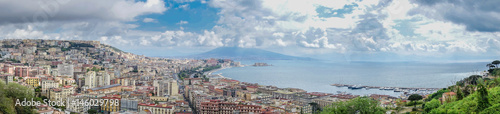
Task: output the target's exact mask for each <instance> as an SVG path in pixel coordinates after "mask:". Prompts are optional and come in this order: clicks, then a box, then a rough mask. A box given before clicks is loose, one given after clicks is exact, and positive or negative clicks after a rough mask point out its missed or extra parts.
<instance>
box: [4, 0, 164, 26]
mask: <svg viewBox="0 0 500 114" xmlns="http://www.w3.org/2000/svg"><path fill="white" fill-rule="evenodd" d="M164 4H165V3H164V2H163V1H161V0H147V1H146V2H142V1H130V0H50V1H38V2H36V1H31V0H13V1H10V0H9V1H2V2H0V14H2V15H0V18H1V19H2V20H0V24H6V23H30V22H49V21H82V20H103V21H133V20H135V17H137V16H140V15H146V14H153V13H159V14H161V13H162V12H164V11H166V10H167V9H168V8H167V7H165V5H164Z"/></svg>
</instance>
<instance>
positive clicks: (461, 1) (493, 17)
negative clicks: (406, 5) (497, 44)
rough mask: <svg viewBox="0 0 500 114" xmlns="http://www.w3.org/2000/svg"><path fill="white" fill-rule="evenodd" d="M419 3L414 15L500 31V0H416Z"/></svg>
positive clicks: (477, 29) (475, 28)
mask: <svg viewBox="0 0 500 114" xmlns="http://www.w3.org/2000/svg"><path fill="white" fill-rule="evenodd" d="M413 2H414V3H417V4H419V7H418V8H415V9H413V10H412V11H411V12H410V13H411V14H412V15H417V14H421V15H425V16H427V17H429V18H433V19H437V20H442V21H449V22H453V23H456V24H460V25H465V26H466V27H467V30H468V31H480V32H498V31H500V21H498V20H500V8H498V6H497V5H498V4H500V1H498V0H485V1H481V2H478V1H468V0H452V1H428V0H415V1H413Z"/></svg>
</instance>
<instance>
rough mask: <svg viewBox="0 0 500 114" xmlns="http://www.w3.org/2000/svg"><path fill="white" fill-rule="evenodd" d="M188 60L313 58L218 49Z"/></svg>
mask: <svg viewBox="0 0 500 114" xmlns="http://www.w3.org/2000/svg"><path fill="white" fill-rule="evenodd" d="M188 58H196V59H206V58H223V59H232V60H315V59H313V58H307V57H295V56H289V55H284V54H280V53H275V52H271V51H266V50H262V49H257V48H240V47H219V48H215V49H213V50H210V51H207V52H204V53H201V54H196V55H191V56H189V57H188Z"/></svg>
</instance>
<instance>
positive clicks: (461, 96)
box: [457, 86, 464, 100]
mask: <svg viewBox="0 0 500 114" xmlns="http://www.w3.org/2000/svg"><path fill="white" fill-rule="evenodd" d="M463 98H464V95H463V93H462V90H461V89H460V87H459V86H457V100H462V99H463Z"/></svg>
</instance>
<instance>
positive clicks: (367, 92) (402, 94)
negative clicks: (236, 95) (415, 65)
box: [205, 66, 436, 97]
mask: <svg viewBox="0 0 500 114" xmlns="http://www.w3.org/2000/svg"><path fill="white" fill-rule="evenodd" d="M233 67H235V66H226V67H221V68H218V69H214V70H211V71H208V72H205V74H206V75H207V77H210V78H213V79H231V80H233V78H230V77H225V76H223V74H222V73H217V74H214V72H217V71H220V70H223V69H227V68H233ZM238 67H239V66H238ZM242 67H245V66H242ZM238 81H240V82H247V83H258V82H251V81H243V80H238ZM259 86H275V87H278V88H298V89H302V90H306V91H308V92H321V93H329V94H336V93H339V92H343V93H349V94H356V95H362V96H369V95H372V94H377V95H390V96H393V97H407V95H409V94H412V93H419V94H429V93H433V91H436V90H430V91H429V90H426V91H419V90H413V89H411V90H410V89H409V90H408V91H394V90H391V91H388V90H379V89H375V88H371V89H366V90H365V89H359V90H357V89H356V90H354V89H349V88H348V87H336V86H332V85H331V84H328V85H324V86H329V87H332V88H331V89H322V90H319V91H318V90H310V88H309V89H308V88H303V87H300V86H288V87H283V86H281V87H280V85H279V84H278V85H274V84H259Z"/></svg>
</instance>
